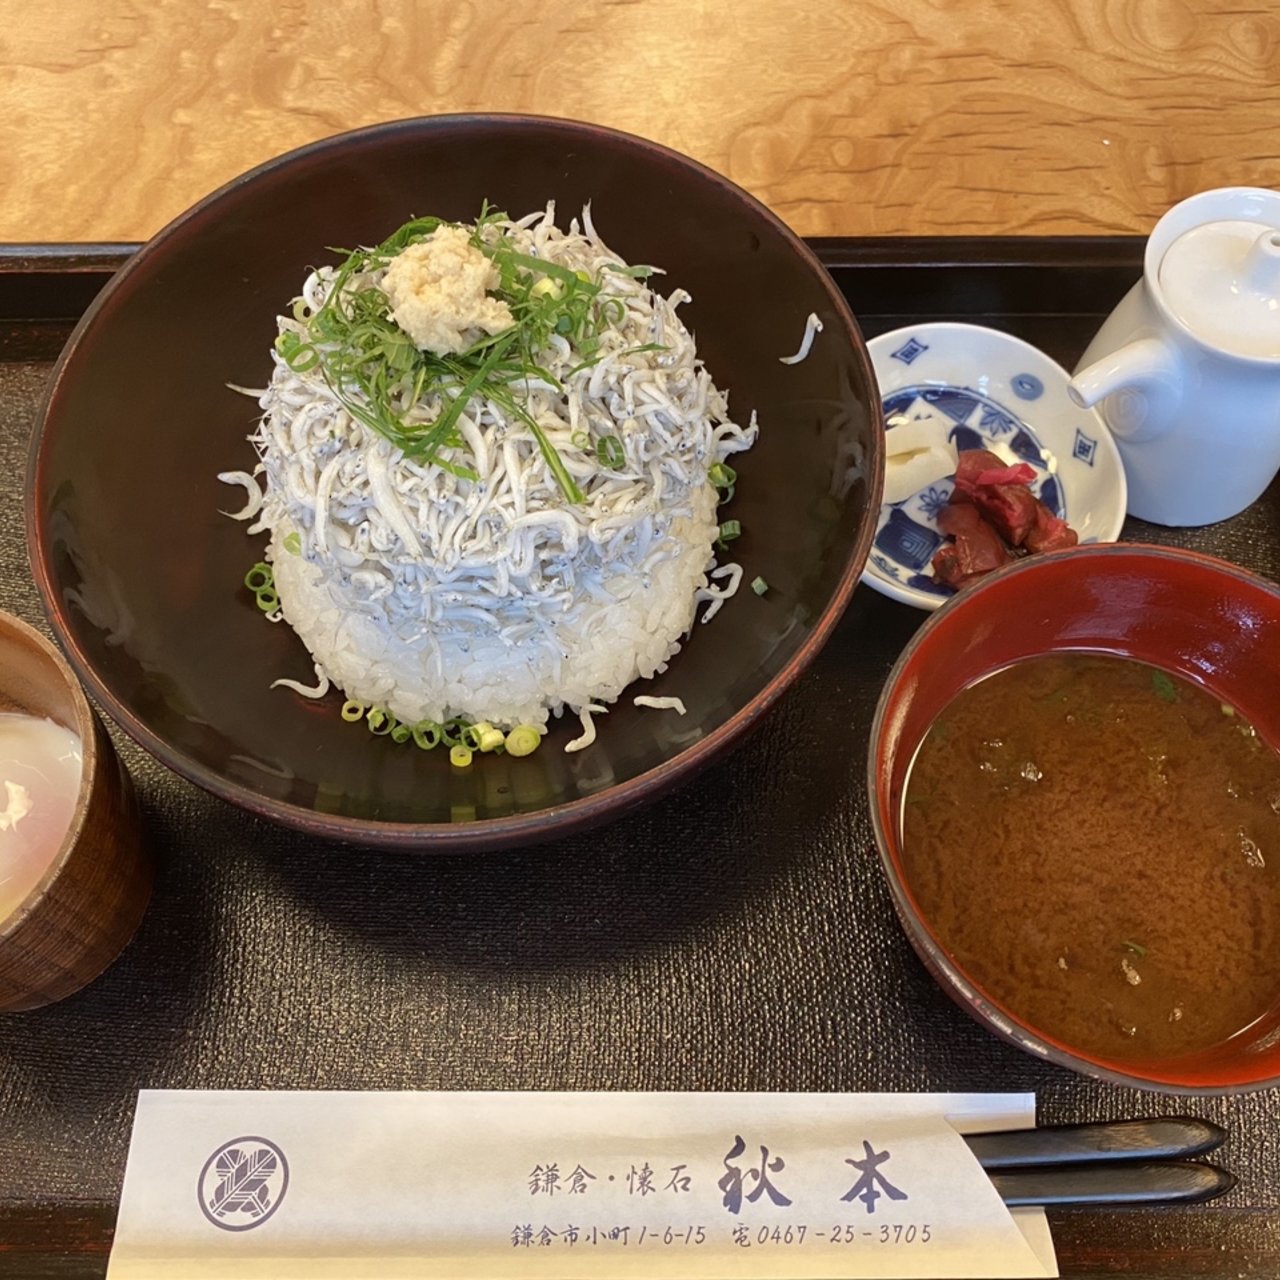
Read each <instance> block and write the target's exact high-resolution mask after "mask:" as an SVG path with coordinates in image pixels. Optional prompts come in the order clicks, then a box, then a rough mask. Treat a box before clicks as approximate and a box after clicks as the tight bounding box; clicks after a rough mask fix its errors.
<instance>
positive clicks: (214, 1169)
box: [196, 1138, 289, 1231]
mask: <svg viewBox="0 0 1280 1280" xmlns="http://www.w3.org/2000/svg"><path fill="white" fill-rule="evenodd" d="M288 1189H289V1162H288V1161H287V1160H286V1159H285V1158H284V1152H283V1151H281V1150H280V1148H279V1147H277V1146H276V1144H275V1143H274V1142H269V1141H268V1140H267V1139H266V1138H235V1139H234V1140H232V1141H231V1142H227V1143H224V1144H223V1145H222V1146H220V1147H219V1148H218V1149H217V1151H215V1152H214V1153H213V1155H211V1156H210V1157H209V1158H208V1160H206V1161H205V1162H204V1168H203V1169H201V1170H200V1181H199V1183H198V1185H197V1187H196V1197H197V1199H198V1200H199V1201H200V1210H201V1212H202V1213H203V1214H204V1216H205V1217H206V1218H208V1219H209V1221H210V1222H212V1223H213V1225H214V1226H215V1227H220V1228H221V1229H222V1230H223V1231H248V1230H250V1228H252V1227H260V1226H261V1225H262V1224H263V1223H264V1222H266V1220H267V1219H268V1218H269V1217H271V1215H272V1214H273V1213H275V1211H276V1210H277V1209H278V1208H279V1207H280V1202H281V1201H282V1200H283V1199H284V1195H285V1192H286V1191H287V1190H288Z"/></svg>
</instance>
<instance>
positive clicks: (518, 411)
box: [276, 205, 662, 504]
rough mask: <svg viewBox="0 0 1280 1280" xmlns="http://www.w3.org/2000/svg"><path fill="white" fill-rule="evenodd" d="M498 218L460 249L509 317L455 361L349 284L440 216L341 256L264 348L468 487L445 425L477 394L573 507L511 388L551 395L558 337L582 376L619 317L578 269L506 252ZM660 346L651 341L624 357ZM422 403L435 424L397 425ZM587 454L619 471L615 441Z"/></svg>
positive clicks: (456, 437)
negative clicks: (491, 271) (420, 343)
mask: <svg viewBox="0 0 1280 1280" xmlns="http://www.w3.org/2000/svg"><path fill="white" fill-rule="evenodd" d="M505 218H506V215H505V214H503V213H500V212H498V211H496V210H491V209H489V208H488V206H487V205H486V206H485V207H484V208H483V209H482V210H481V213H480V217H479V218H478V219H477V221H476V224H475V226H474V228H470V229H469V230H470V232H471V243H472V245H473V246H474V247H475V248H477V249H479V250H480V252H481V253H483V254H484V255H485V256H486V257H488V258H489V259H490V260H491V261H492V262H493V264H494V266H495V267H496V268H497V270H498V277H499V283H498V286H497V288H496V289H494V290H493V291H492V292H493V294H494V295H495V296H496V297H498V298H500V299H501V300H502V301H504V302H505V303H506V304H507V306H508V307H509V309H510V311H511V314H512V317H513V318H514V321H515V323H514V324H513V325H512V326H511V327H510V328H509V329H506V330H503V332H501V333H499V334H494V335H491V336H486V337H483V338H481V339H480V340H479V341H477V342H476V343H474V344H473V345H472V346H471V347H470V348H469V349H468V350H466V351H464V352H462V353H461V354H458V355H444V356H440V355H436V354H434V353H432V352H429V351H422V350H420V349H419V348H417V347H416V346H415V345H414V343H413V340H412V339H411V338H410V337H409V335H408V334H407V333H405V332H404V331H403V330H402V329H401V328H400V327H399V326H398V325H397V324H396V323H395V322H394V321H393V320H392V319H391V317H390V307H389V304H388V300H387V297H386V295H385V294H384V293H383V292H382V290H381V289H378V288H376V287H374V286H372V285H362V286H359V287H356V286H355V285H354V284H353V281H354V280H355V279H356V278H357V277H360V276H363V275H364V274H366V273H368V272H372V271H376V270H380V269H382V268H384V267H386V266H387V265H388V264H389V263H390V262H391V260H392V259H393V258H395V257H396V255H397V254H399V253H401V252H402V251H403V250H405V249H406V248H408V247H409V246H410V245H412V244H416V243H418V242H420V241H422V240H425V239H426V238H427V237H428V236H429V235H431V234H432V233H433V232H434V231H436V230H437V229H438V228H439V227H441V226H444V225H448V224H446V223H445V222H444V220H442V219H440V218H415V219H413V220H412V221H410V222H407V223H405V225H404V226H402V227H400V228H398V229H397V230H396V231H395V232H394V233H393V234H392V235H390V236H388V237H387V239H385V240H384V241H383V242H382V243H381V244H379V245H378V246H377V247H376V248H373V249H354V250H348V251H345V252H346V257H345V258H344V260H343V261H342V262H341V263H340V264H339V266H338V268H337V271H336V272H335V274H334V277H333V280H332V281H331V282H330V285H329V293H328V296H327V297H326V299H325V302H324V304H323V305H322V306H320V307H319V308H318V309H317V310H315V311H314V312H313V311H311V309H310V308H308V307H307V306H306V304H305V303H303V302H301V300H299V302H297V303H295V304H294V311H293V315H294V319H295V320H296V321H297V322H298V324H299V325H301V326H302V327H303V332H301V333H299V332H296V331H294V330H286V331H285V332H284V333H282V334H280V336H279V337H278V338H277V339H276V350H277V351H278V352H279V353H280V356H281V358H282V359H283V360H284V361H285V362H286V363H287V364H288V366H289V368H290V369H292V370H293V371H294V372H295V373H307V372H309V371H312V370H316V371H318V372H319V374H320V376H321V377H322V378H323V379H324V381H325V383H326V384H327V385H328V387H329V389H330V390H331V391H332V392H333V394H334V395H335V396H336V397H337V399H338V400H339V401H340V403H341V404H342V406H343V408H345V409H346V410H347V412H348V413H350V414H351V416H352V417H353V418H355V419H357V420H358V421H359V422H361V423H363V424H364V425H365V426H366V427H368V428H369V429H370V430H372V431H375V432H377V433H378V434H379V435H380V436H382V437H383V438H384V439H386V440H389V441H390V442H391V443H392V444H393V445H395V446H396V447H397V448H399V449H401V450H402V451H403V452H404V454H405V456H406V457H408V458H411V459H413V460H414V461H416V462H419V463H423V464H429V463H434V464H435V465H436V466H439V467H441V468H443V469H444V470H446V471H449V472H451V473H452V474H454V475H456V476H459V477H462V478H464V479H469V480H475V479H478V478H479V477H478V476H477V474H476V472H475V471H474V470H473V469H472V468H471V467H470V466H468V465H467V461H466V458H465V456H464V455H462V450H463V449H464V447H465V442H464V440H463V438H462V435H461V433H460V432H459V430H458V427H457V423H458V418H459V416H460V415H461V414H462V413H463V412H464V410H465V409H466V407H467V404H468V403H469V401H470V400H471V399H472V398H473V397H476V396H483V397H484V398H486V399H488V400H490V401H491V402H492V403H493V404H494V405H496V406H497V407H498V408H499V409H501V410H502V411H503V412H504V413H506V414H507V415H509V416H510V417H513V418H516V419H518V420H519V421H520V422H521V423H523V424H524V425H525V426H526V427H527V428H528V429H529V432H530V434H531V435H532V436H533V438H534V439H535V440H536V441H537V444H538V448H539V450H540V451H541V453H542V456H543V458H544V459H545V460H546V463H547V466H548V468H549V469H550V471H551V473H552V475H553V476H554V477H555V479H556V483H557V485H558V486H559V488H560V490H561V492H562V493H563V494H564V496H565V499H566V501H568V502H570V503H574V504H577V503H581V502H583V501H585V497H584V495H583V492H582V490H581V488H580V487H579V486H578V484H577V482H576V481H575V480H574V478H573V476H571V475H570V474H569V472H568V470H567V469H566V468H565V466H564V463H563V461H562V460H561V458H560V455H559V452H558V451H557V450H556V449H555V447H554V446H553V445H552V444H551V442H550V441H549V440H548V439H547V436H546V433H545V432H544V431H543V430H542V428H541V427H540V426H539V424H538V423H537V422H536V421H535V420H534V419H533V417H532V416H531V415H530V414H529V412H528V410H527V409H526V408H525V403H524V400H525V394H526V393H525V391H524V388H523V387H522V386H521V385H520V384H521V383H523V382H525V380H526V379H537V380H539V381H542V382H546V383H548V384H550V385H551V386H552V387H553V388H555V389H557V390H561V389H562V387H561V384H560V383H559V382H558V381H557V379H556V378H555V377H553V376H552V375H551V374H550V373H549V372H548V371H547V369H546V368H545V367H544V363H545V359H546V356H545V353H546V352H547V351H548V350H549V349H550V348H551V345H552V339H553V338H556V337H560V338H564V339H566V340H568V342H569V343H570V344H571V345H572V346H573V349H574V351H575V352H576V353H577V355H578V357H579V361H580V362H579V364H578V365H576V366H575V369H574V371H575V372H576V371H578V370H580V369H584V368H589V367H590V366H591V365H593V364H595V363H596V362H597V361H598V360H599V359H600V356H601V354H602V351H601V346H602V339H603V334H604V331H605V330H606V329H608V328H609V327H611V326H614V325H616V324H618V323H619V322H620V321H621V320H622V319H623V317H624V315H625V306H626V304H625V303H624V302H623V300H622V299H621V298H617V297H614V296H610V295H605V294H603V293H602V288H601V283H600V280H599V279H595V280H593V279H591V278H590V277H589V276H588V275H587V274H586V273H585V272H581V271H572V270H569V269H568V268H567V267H563V266H561V265H560V264H558V263H554V262H548V261H545V260H544V259H542V258H538V257H534V256H533V255H531V254H527V253H522V252H520V251H519V250H517V249H516V248H515V247H514V246H513V245H512V243H511V241H510V239H509V238H508V237H507V236H506V235H504V234H503V233H502V232H501V230H499V229H496V224H498V223H500V222H502V221H504V220H505ZM339 252H344V251H339ZM604 271H619V272H621V273H622V274H624V275H627V276H631V277H633V278H635V279H643V278H644V277H646V276H647V275H648V274H649V273H650V268H648V267H628V268H623V267H620V266H617V265H616V264H607V265H606V266H605V267H604V268H603V269H602V271H601V273H600V274H601V276H602V275H603V273H604ZM660 349H662V348H660V347H658V346H657V345H656V344H652V343H651V344H647V345H645V346H642V347H636V348H633V349H632V351H633V352H639V351H650V350H660ZM628 354H630V353H628ZM433 395H434V396H439V397H440V400H441V403H442V408H441V411H440V414H439V416H438V417H437V418H436V420H435V421H434V422H425V423H417V422H409V421H407V415H408V413H409V411H410V410H411V409H412V408H414V407H415V406H416V405H419V404H420V403H421V402H422V400H423V398H424V397H429V396H433ZM606 439H608V438H606ZM584 443H585V442H584ZM575 444H577V441H576V438H575ZM578 447H580V448H581V447H584V445H582V444H579V445H578ZM596 452H597V456H598V457H599V459H600V463H601V466H603V467H605V468H606V469H609V470H617V469H619V468H620V467H621V465H622V461H623V459H622V458H620V456H619V455H620V453H621V444H620V442H619V441H616V440H614V441H613V444H612V445H610V444H608V443H606V442H597V444H596Z"/></svg>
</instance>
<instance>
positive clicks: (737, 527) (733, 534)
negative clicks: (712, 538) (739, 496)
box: [716, 520, 742, 547]
mask: <svg viewBox="0 0 1280 1280" xmlns="http://www.w3.org/2000/svg"><path fill="white" fill-rule="evenodd" d="M741 534H742V525H741V524H740V523H739V522H738V521H737V520H726V521H725V522H724V524H722V525H721V526H720V536H719V538H717V539H716V541H717V543H718V545H720V546H722V547H723V546H725V545H726V544H727V543H730V542H732V541H733V540H734V538H737V537H740V536H741Z"/></svg>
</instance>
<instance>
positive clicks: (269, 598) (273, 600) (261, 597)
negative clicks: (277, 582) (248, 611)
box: [256, 587, 280, 613]
mask: <svg viewBox="0 0 1280 1280" xmlns="http://www.w3.org/2000/svg"><path fill="white" fill-rule="evenodd" d="M256 598H257V601H258V608H259V609H261V610H262V612H263V613H270V612H271V611H272V610H273V609H277V608H279V606H280V597H279V596H278V595H276V592H275V588H274V587H263V588H262V590H261V591H259V592H257V593H256Z"/></svg>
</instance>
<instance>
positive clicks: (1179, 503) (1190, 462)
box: [1069, 187, 1280, 525]
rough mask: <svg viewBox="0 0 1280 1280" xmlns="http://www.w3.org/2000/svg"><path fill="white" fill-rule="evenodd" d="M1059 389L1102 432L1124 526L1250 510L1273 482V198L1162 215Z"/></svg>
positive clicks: (1209, 203)
mask: <svg viewBox="0 0 1280 1280" xmlns="http://www.w3.org/2000/svg"><path fill="white" fill-rule="evenodd" d="M1069 390H1070V393H1071V397H1072V399H1074V400H1075V401H1076V403H1077V404H1080V405H1082V406H1095V405H1096V406H1097V408H1098V410H1099V412H1100V413H1101V415H1102V417H1103V420H1104V421H1105V422H1106V424H1107V426H1108V427H1110V428H1111V432H1112V434H1113V435H1114V437H1115V441H1116V444H1117V446H1118V447H1119V449H1120V456H1121V458H1122V459H1123V460H1124V467H1125V475H1126V477H1127V479H1128V482H1129V511H1130V512H1131V513H1132V514H1133V515H1135V516H1140V517H1141V518H1142V519H1144V520H1152V521H1155V522H1156V523H1158V524H1166V525H1200V524H1211V523H1212V522H1213V521H1215V520H1225V519H1226V518H1227V517H1228V516H1233V515H1235V514H1236V513H1237V512H1240V511H1243V510H1244V508H1245V507H1247V506H1248V505H1249V504H1250V503H1251V502H1253V501H1254V500H1255V499H1256V498H1257V497H1258V496H1259V495H1260V494H1261V493H1262V491H1263V490H1264V489H1265V488H1266V487H1267V485H1268V484H1270V482H1271V480H1272V479H1273V477H1274V476H1275V475H1276V472H1277V471H1280V192H1275V191H1263V190H1259V189H1257V188H1253V187H1227V188H1223V189H1222V190H1218V191H1205V192H1203V193H1201V194H1200V195H1197V196H1192V197H1191V198H1190V199H1189V200H1184V201H1183V202H1182V203H1181V204H1178V205H1175V206H1174V207H1173V208H1172V209H1170V210H1169V212H1168V213H1166V214H1165V215H1164V217H1163V218H1161V219H1160V221H1159V222H1158V223H1157V224H1156V226H1155V229H1154V230H1153V231H1152V233H1151V238H1150V239H1149V240H1148V241H1147V250H1146V255H1145V258H1144V261H1143V278H1142V280H1140V281H1139V282H1138V283H1137V284H1136V285H1134V287H1133V289H1132V290H1131V291H1130V292H1129V293H1128V294H1127V295H1126V296H1125V298H1124V299H1123V300H1122V301H1121V302H1120V305H1119V306H1118V307H1116V309H1115V311H1114V312H1112V314H1111V316H1110V318H1109V319H1108V320H1107V321H1106V323H1105V324H1104V325H1103V326H1102V328H1101V329H1100V330H1099V331H1098V335H1097V337H1095V338H1094V340H1093V342H1092V343H1090V345H1089V348H1088V350H1087V351H1086V352H1085V353H1084V356H1083V357H1082V358H1081V361H1080V364H1079V366H1078V367H1077V370H1076V374H1075V377H1074V378H1072V380H1071V386H1070V388H1069Z"/></svg>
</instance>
